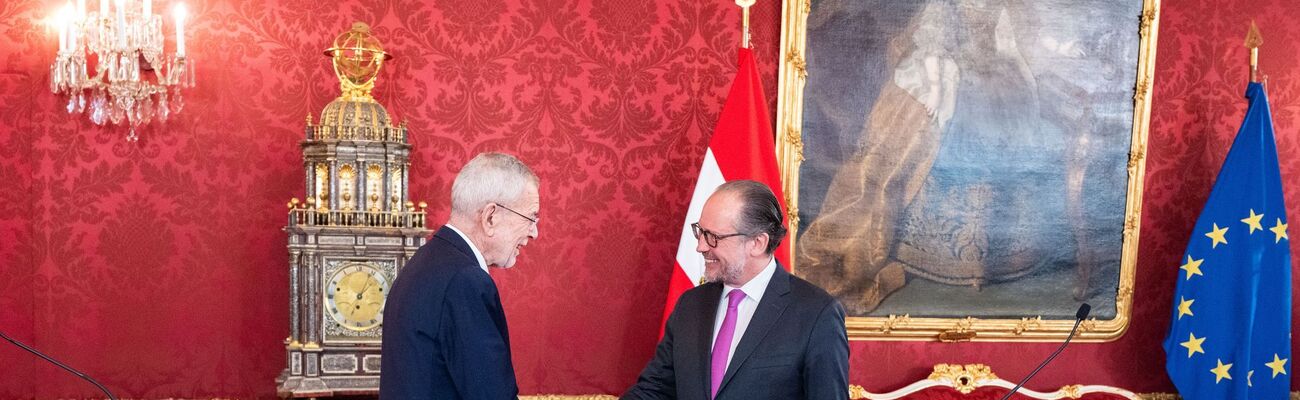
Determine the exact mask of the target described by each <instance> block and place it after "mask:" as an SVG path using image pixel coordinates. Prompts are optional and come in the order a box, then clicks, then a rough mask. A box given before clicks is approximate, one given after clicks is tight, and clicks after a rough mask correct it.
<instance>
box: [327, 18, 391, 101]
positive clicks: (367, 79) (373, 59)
mask: <svg viewBox="0 0 1300 400" xmlns="http://www.w3.org/2000/svg"><path fill="white" fill-rule="evenodd" d="M325 56H327V57H330V58H331V59H332V60H333V61H332V62H333V64H334V75H335V77H337V78H338V79H339V86H340V88H341V89H342V90H343V93H342V95H340V96H339V97H340V98H342V99H345V100H357V101H374V99H373V98H371V97H370V91H371V90H372V89H374V88H375V78H377V77H378V76H379V70H380V69H382V67H383V65H384V61H387V60H390V59H392V58H393V56H392V55H389V54H388V53H387V52H384V46H383V45H382V44H380V43H379V39H376V38H375V37H374V36H371V35H370V25H367V24H366V23H364V22H354V23H352V29H350V30H348V31H347V32H343V33H341V34H339V35H338V36H337V37H335V38H334V43H333V44H331V45H330V48H328V49H325Z"/></svg>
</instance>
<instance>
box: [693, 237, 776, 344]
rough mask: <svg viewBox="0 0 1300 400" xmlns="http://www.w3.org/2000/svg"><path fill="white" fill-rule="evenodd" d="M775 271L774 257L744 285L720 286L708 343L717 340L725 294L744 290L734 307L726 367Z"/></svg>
mask: <svg viewBox="0 0 1300 400" xmlns="http://www.w3.org/2000/svg"><path fill="white" fill-rule="evenodd" d="M775 273H776V259H775V258H773V259H772V260H770V261H768V262H767V266H766V267H763V272H759V273H758V275H757V276H754V279H750V280H749V282H747V283H745V285H744V286H741V287H739V288H736V287H732V286H730V285H724V286H723V287H722V298H721V299H720V300H718V315H717V317H715V318H714V319H713V340H711V341H709V343H710V344H713V343H715V342H717V341H718V330H719V329H722V320H723V319H726V317H727V294H728V293H731V291H732V290H736V289H740V290H742V291H744V292H745V298H744V299H743V300H741V301H740V305H739V306H737V307H736V312H737V315H736V332H735V333H734V334H733V336H732V337H731V349H730V350H727V366H728V367H730V366H731V357H732V356H734V355H736V346H737V345H739V344H740V338H742V337H744V336H745V328H746V327H748V326H749V320H751V319H753V318H754V310H757V309H758V303H759V302H760V301H763V292H766V291H767V283H768V282H771V281H772V274H775ZM710 348H712V346H710Z"/></svg>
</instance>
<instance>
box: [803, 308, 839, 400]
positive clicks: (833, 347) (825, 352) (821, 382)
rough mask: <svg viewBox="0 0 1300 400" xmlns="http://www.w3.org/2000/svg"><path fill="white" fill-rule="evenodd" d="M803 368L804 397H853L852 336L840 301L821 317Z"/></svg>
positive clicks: (823, 311)
mask: <svg viewBox="0 0 1300 400" xmlns="http://www.w3.org/2000/svg"><path fill="white" fill-rule="evenodd" d="M803 368H804V371H803V377H804V384H803V387H804V390H805V391H806V393H804V398H806V399H840V400H847V399H848V398H849V338H848V333H847V332H846V331H845V327H844V307H843V306H841V305H840V303H839V302H838V301H835V300H832V301H831V302H830V303H829V304H827V305H826V307H825V308H823V309H822V312H821V315H819V316H818V317H817V322H816V323H815V325H814V326H813V329H812V337H810V338H809V339H808V350H807V355H806V357H805V362H804V366H803Z"/></svg>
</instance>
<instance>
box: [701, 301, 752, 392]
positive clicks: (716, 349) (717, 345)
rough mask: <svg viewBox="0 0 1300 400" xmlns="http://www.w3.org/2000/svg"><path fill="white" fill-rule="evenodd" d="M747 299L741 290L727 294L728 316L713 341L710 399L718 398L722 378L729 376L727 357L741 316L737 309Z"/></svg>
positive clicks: (723, 320) (723, 319) (724, 318)
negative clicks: (738, 317) (737, 319)
mask: <svg viewBox="0 0 1300 400" xmlns="http://www.w3.org/2000/svg"><path fill="white" fill-rule="evenodd" d="M744 299H745V292H742V291H740V289H736V290H732V291H731V293H727V316H725V317H723V318H722V327H721V328H719V329H718V339H717V340H714V341H713V364H712V368H710V372H711V373H712V374H711V376H712V378H713V379H711V380H710V382H711V383H712V386H713V390H712V391H711V392H709V398H714V397H717V396H718V388H719V387H721V386H722V378H723V377H724V376H726V375H727V355H728V353H730V352H731V339H733V337H734V336H735V335H736V317H737V316H738V315H737V314H739V312H738V310H736V308H737V307H739V306H740V301H741V300H744Z"/></svg>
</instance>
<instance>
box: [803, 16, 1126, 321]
mask: <svg viewBox="0 0 1300 400" xmlns="http://www.w3.org/2000/svg"><path fill="white" fill-rule="evenodd" d="M886 3H888V2H886ZM1051 3H1054V4H1029V3H1024V2H1018V1H1010V0H1008V1H1003V0H989V1H960V2H958V1H951V0H937V1H930V2H923V3H914V4H909V5H898V4H877V5H870V4H868V5H862V4H856V2H831V1H828V2H823V3H821V4H819V5H820V6H823V7H826V8H827V9H824V10H821V11H817V7H814V10H815V11H814V14H813V16H812V17H810V22H809V26H810V37H813V38H814V40H815V37H814V36H815V35H816V33H817V29H818V28H819V26H818V25H817V23H818V22H821V21H818V20H817V14H818V12H823V13H826V15H822V16H821V17H822V18H824V20H834V19H836V18H844V17H843V16H844V15H851V14H853V13H854V12H857V13H859V14H858V17H864V18H868V19H871V20H873V21H874V22H876V23H877V24H878V25H882V26H884V27H883V28H880V29H883V30H886V31H888V32H892V33H888V34H887V35H886V36H885V37H884V38H875V39H872V40H876V41H883V42H882V43H881V44H880V46H879V47H880V48H881V49H882V50H883V51H882V52H879V53H877V54H876V56H878V57H881V58H883V60H882V61H877V63H876V64H875V65H874V66H873V67H871V68H864V69H865V70H866V71H863V72H858V73H857V74H858V75H861V76H862V78H861V79H865V80H866V81H867V82H871V83H869V84H868V85H867V86H866V87H864V88H863V89H867V90H870V89H875V92H874V93H875V95H874V99H872V100H871V101H870V102H868V103H865V104H863V105H862V106H861V107H859V108H856V109H855V108H853V107H845V106H844V105H842V104H839V105H830V104H828V103H829V102H833V101H837V100H836V99H829V100H828V99H821V100H819V99H818V97H817V96H809V98H808V109H809V113H806V114H808V115H812V117H810V118H813V119H815V118H817V117H818V115H820V116H821V117H822V118H825V119H828V120H831V122H829V123H821V125H817V124H818V122H817V121H811V122H812V124H813V125H805V129H806V130H805V136H806V139H805V140H806V141H815V140H818V139H814V137H816V136H817V133H814V132H813V129H815V127H817V126H820V127H823V128H830V129H828V130H839V131H838V132H827V134H829V135H830V136H832V137H836V139H834V140H838V141H839V144H841V145H843V144H849V146H845V147H847V148H850V149H852V151H851V152H848V153H846V154H844V155H843V156H842V159H841V160H840V162H838V163H837V164H836V165H833V166H832V165H822V166H821V168H822V171H821V172H822V178H821V179H820V182H819V180H818V179H817V178H815V177H814V179H811V181H812V182H811V184H808V183H802V184H801V193H800V201H801V208H802V207H803V206H804V204H806V203H805V202H804V199H805V197H806V196H805V191H813V190H819V191H820V193H818V195H822V196H821V198H814V200H813V204H814V205H819V206H820V209H819V210H818V209H816V208H812V209H811V210H806V211H808V212H815V214H813V215H812V216H810V217H808V218H807V219H804V221H810V222H808V225H807V226H806V228H804V229H803V230H802V232H803V234H802V236H800V238H799V241H798V246H797V250H798V259H797V266H798V267H797V268H798V272H799V273H800V274H801V275H805V276H807V277H808V278H809V280H810V281H813V282H815V283H818V284H820V285H823V286H824V287H826V288H827V289H828V291H830V292H831V293H832V294H833V295H836V296H837V297H838V298H840V299H841V301H842V302H844V305H845V306H846V308H847V309H848V311H849V314H850V315H855V316H862V315H867V314H870V313H871V312H873V311H874V310H876V309H877V307H878V306H880V304H881V303H882V302H883V301H885V300H886V299H887V298H888V297H889V296H890V295H891V294H892V293H895V292H896V291H899V290H901V289H904V288H905V287H907V286H908V285H909V282H910V281H911V280H914V279H917V278H921V279H925V280H927V281H929V282H936V283H939V284H942V285H950V286H952V287H966V288H973V289H976V290H978V289H980V288H982V287H984V286H986V285H990V284H997V283H1004V282H1014V281H1017V280H1020V279H1022V278H1025V277H1030V276H1036V275H1042V274H1051V273H1054V272H1057V273H1059V272H1060V271H1062V270H1065V269H1068V270H1069V273H1068V274H1067V275H1068V276H1070V277H1071V281H1070V282H1052V283H1049V284H1051V285H1056V286H1058V288H1057V290H1056V291H1057V292H1059V293H1068V294H1062V295H1061V296H1062V297H1061V298H1060V299H1059V300H1060V301H1061V302H1062V303H1070V302H1073V301H1078V300H1086V299H1089V298H1090V297H1093V296H1096V295H1099V294H1103V293H1102V292H1104V291H1105V290H1106V289H1110V290H1113V288H1114V284H1115V282H1108V281H1107V279H1112V278H1115V276H1116V274H1117V273H1118V262H1119V254H1118V252H1117V251H1116V252H1114V254H1105V255H1099V254H1095V252H1094V251H1091V250H1090V249H1094V248H1097V247H1098V246H1097V245H1096V244H1097V243H1106V244H1114V245H1115V246H1111V247H1112V248H1114V249H1118V245H1119V243H1120V240H1121V237H1120V231H1121V230H1120V227H1121V226H1122V224H1123V222H1122V219H1123V205H1124V196H1125V193H1126V191H1125V188H1126V186H1125V183H1126V181H1125V175H1124V161H1125V159H1124V156H1125V155H1126V152H1127V149H1128V146H1127V144H1128V143H1127V138H1128V135H1129V133H1130V130H1129V125H1127V123H1128V119H1129V118H1131V112H1132V104H1131V100H1128V102H1127V103H1126V102H1125V100H1127V99H1125V97H1126V96H1125V90H1131V86H1128V87H1125V86H1124V83H1123V82H1124V79H1123V78H1125V77H1124V76H1121V75H1122V74H1119V73H1117V71H1122V70H1123V68H1124V67H1122V65H1130V64H1127V63H1128V62H1129V61H1130V60H1134V59H1135V55H1134V56H1132V57H1122V56H1123V55H1124V54H1121V53H1123V51H1121V50H1120V49H1117V48H1113V47H1112V48H1107V47H1106V46H1108V44H1107V43H1114V42H1118V41H1122V40H1125V38H1115V37H1109V36H1107V33H1105V31H1104V30H1103V29H1102V28H1104V26H1100V27H1077V26H1075V25H1078V23H1077V21H1074V20H1072V19H1075V18H1078V17H1077V16H1072V15H1074V14H1072V13H1083V14H1087V13H1089V12H1091V11H1089V7H1096V5H1068V4H1066V3H1059V4H1057V3H1058V2H1051ZM1139 6H1140V4H1139ZM837 7H839V8H840V9H839V10H838V11H836V8H837ZM828 10H829V11H828ZM853 10H857V11H853ZM837 12H838V13H839V14H840V15H841V16H840V17H835V16H832V15H834V14H836V13H837ZM1067 25H1068V27H1066V28H1063V27H1062V26H1067ZM851 34H852V33H850V35H851ZM1130 36H1132V35H1130ZM810 42H811V41H810ZM1128 43H1133V41H1129V42H1128ZM1110 46H1113V45H1110ZM827 49H829V48H827ZM817 51H818V47H817V46H816V45H815V44H813V45H811V49H810V58H809V65H810V67H814V66H816V65H817V62H818V59H817V55H818V54H817ZM1089 52H1098V53H1101V54H1089ZM823 54H824V53H823ZM826 59H829V60H834V59H836V58H835V57H826ZM868 65H869V63H868ZM813 72H814V73H815V70H814V71H813ZM810 75H811V74H810ZM850 75H852V74H850ZM1129 78H1131V77H1129ZM1130 82H1131V81H1130ZM1130 84H1131V83H1130ZM810 88H812V90H816V85H815V84H811V85H810ZM849 104H852V103H851V102H850V103H849ZM1126 106H1127V108H1125V107H1126ZM854 112H861V114H858V115H859V117H857V121H858V123H857V124H856V127H855V126H854V124H852V122H851V121H852V119H851V118H849V117H850V116H851V115H852V114H853V113H854ZM819 113H820V114H819ZM846 121H849V122H846ZM836 128H838V129H836ZM846 136H847V137H851V139H846ZM805 168H808V166H807V165H806V166H805ZM812 168H813V169H814V171H812V174H813V175H814V176H816V174H817V172H818V171H816V170H815V169H816V168H818V166H816V165H813V166H812ZM801 176H803V175H801ZM801 179H803V178H801ZM814 197H816V196H814ZM1102 247H1105V246H1102ZM1107 285H1109V286H1107ZM931 295H933V296H942V295H943V293H932V294H931ZM1108 295H1110V296H1111V297H1113V295H1114V293H1113V292H1111V293H1109V294H1108ZM967 315H970V314H967Z"/></svg>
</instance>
